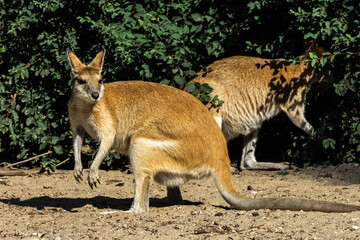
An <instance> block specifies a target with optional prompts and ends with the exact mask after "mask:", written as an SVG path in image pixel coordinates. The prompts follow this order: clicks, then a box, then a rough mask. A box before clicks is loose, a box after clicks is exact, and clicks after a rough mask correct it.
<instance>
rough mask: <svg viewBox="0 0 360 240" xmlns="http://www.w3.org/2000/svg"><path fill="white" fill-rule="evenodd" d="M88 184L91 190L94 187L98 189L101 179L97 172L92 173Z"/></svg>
mask: <svg viewBox="0 0 360 240" xmlns="http://www.w3.org/2000/svg"><path fill="white" fill-rule="evenodd" d="M88 183H89V185H90V187H91V189H93V188H94V187H96V188H97V187H98V186H97V184H100V179H99V176H98V173H97V172H92V171H90V173H89V176H88Z"/></svg>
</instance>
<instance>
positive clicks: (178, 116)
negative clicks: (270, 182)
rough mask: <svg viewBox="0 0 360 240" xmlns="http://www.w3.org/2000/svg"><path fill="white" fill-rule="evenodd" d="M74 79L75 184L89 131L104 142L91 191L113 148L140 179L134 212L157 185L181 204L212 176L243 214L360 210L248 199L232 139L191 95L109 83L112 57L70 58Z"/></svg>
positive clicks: (144, 207) (138, 84) (93, 168)
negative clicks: (184, 191) (107, 64)
mask: <svg viewBox="0 0 360 240" xmlns="http://www.w3.org/2000/svg"><path fill="white" fill-rule="evenodd" d="M67 55H68V58H69V62H70V65H71V69H72V71H73V73H74V80H73V91H72V96H71V98H70V102H69V115H70V122H71V127H72V130H73V139H74V156H75V169H74V174H75V179H76V180H77V181H80V180H82V172H83V167H82V164H81V151H80V148H81V145H82V141H83V138H84V134H85V132H87V133H88V134H89V135H90V136H91V137H93V138H95V139H97V140H98V141H99V142H100V147H99V150H98V153H97V155H96V156H95V159H94V161H93V163H92V164H91V166H90V172H89V176H88V179H87V180H88V183H89V185H90V187H91V188H93V187H94V186H95V187H96V186H97V184H98V183H100V181H99V176H98V168H99V165H100V163H101V162H102V160H103V158H104V156H105V154H106V153H107V152H108V151H109V149H110V148H111V147H112V148H114V149H115V150H117V151H119V152H121V153H123V154H127V155H128V156H129V159H130V164H131V168H132V171H133V174H134V178H135V198H134V201H133V204H132V206H131V208H130V210H129V211H130V212H134V213H141V212H147V211H148V210H149V184H150V181H151V180H155V181H156V182H157V183H159V184H162V185H165V186H167V187H168V193H167V194H168V198H169V199H170V200H172V201H175V202H176V201H181V200H182V197H181V192H180V189H179V186H180V185H182V184H184V183H186V182H187V181H188V180H190V179H200V178H203V177H207V176H212V177H213V179H214V181H215V183H216V186H217V188H218V190H219V192H220V193H221V195H222V197H223V198H224V199H225V201H227V202H228V203H229V204H230V205H231V206H233V207H234V208H238V209H244V210H250V209H290V210H314V211H325V212H347V211H355V210H360V206H355V205H346V204H340V203H333V202H324V201H323V202H320V201H311V200H300V199H278V198H269V199H248V198H244V197H242V196H240V195H239V194H238V193H237V192H236V190H235V188H234V185H233V184H232V180H231V177H232V176H231V173H230V159H229V156H228V152H227V146H226V140H225V138H224V135H223V134H222V132H221V130H220V128H219V127H218V125H217V123H216V121H215V120H214V118H213V117H212V115H211V114H210V113H209V111H208V110H207V109H206V107H205V106H204V105H203V104H202V103H201V102H200V101H198V100H197V99H196V98H195V97H193V96H192V95H190V94H188V93H186V92H184V91H181V90H179V89H176V88H173V87H169V86H165V85H162V84H158V83H150V82H140V81H123V82H112V83H106V84H103V81H102V77H101V70H102V66H103V62H104V55H105V51H104V50H102V51H101V52H100V53H98V55H97V56H96V57H95V58H94V60H93V61H92V62H91V63H90V64H89V65H84V64H82V63H81V61H80V60H79V59H78V58H77V57H76V56H75V55H74V54H73V53H72V52H71V51H68V52H67Z"/></svg>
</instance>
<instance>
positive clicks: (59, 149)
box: [53, 145, 64, 155]
mask: <svg viewBox="0 0 360 240" xmlns="http://www.w3.org/2000/svg"><path fill="white" fill-rule="evenodd" d="M53 149H54V152H55V153H56V154H59V155H61V154H63V153H64V151H63V148H62V146H61V145H55V146H53Z"/></svg>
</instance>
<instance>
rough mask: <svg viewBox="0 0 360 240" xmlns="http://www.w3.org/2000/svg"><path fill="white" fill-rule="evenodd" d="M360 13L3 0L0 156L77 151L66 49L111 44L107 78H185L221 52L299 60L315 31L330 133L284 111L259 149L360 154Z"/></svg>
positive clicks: (321, 160)
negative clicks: (300, 124) (313, 133)
mask: <svg viewBox="0 0 360 240" xmlns="http://www.w3.org/2000/svg"><path fill="white" fill-rule="evenodd" d="M165 2H166V3H165ZM359 16H360V6H359V2H358V1H353V0H351V1H350V0H345V1H337V0H286V1H285V0H284V1H277V0H255V1H253V0H245V1H239V0H221V1H217V0H207V1H206V0H178V1H157V0H143V1H133V0H129V1H114V0H113V1H105V0H100V1H99V0H96V1H95V0H86V1H85V0H79V1H73V0H44V1H37V0H9V1H5V0H0V80H1V81H0V163H4V162H10V163H11V162H16V161H19V160H22V159H26V158H29V157H32V156H34V155H38V154H40V153H43V152H47V151H49V150H51V151H52V154H49V155H46V156H44V157H41V158H38V159H35V160H34V161H32V162H31V163H28V165H29V164H30V165H35V166H41V167H43V168H46V167H51V168H53V169H54V168H55V166H56V164H57V163H59V162H60V161H62V160H64V159H66V158H68V157H69V156H70V155H71V148H72V146H71V145H72V136H71V131H70V127H69V118H68V114H67V101H68V99H69V96H70V91H71V72H70V67H69V65H68V62H67V58H66V51H67V50H68V49H71V50H72V51H74V52H75V53H76V54H77V55H78V56H79V57H80V59H82V60H83V61H84V62H89V61H90V60H91V59H92V58H93V57H94V56H95V54H96V53H97V51H99V50H100V49H101V48H106V49H107V50H108V52H107V55H106V57H105V65H104V72H103V75H104V79H105V81H106V82H111V81H117V80H130V79H139V80H144V81H153V82H161V83H163V84H167V85H172V86H174V87H177V88H180V89H182V88H183V87H184V85H185V84H186V83H187V81H188V80H190V79H192V78H193V77H194V76H195V74H196V71H198V70H200V68H201V67H202V66H205V65H207V64H209V63H211V62H212V61H214V60H216V59H220V58H223V57H227V56H231V55H250V56H260V57H266V58H286V59H289V60H291V59H295V58H296V57H297V56H299V55H300V54H302V53H303V52H304V51H305V50H306V48H305V46H304V41H305V40H309V39H312V40H314V41H315V44H320V45H322V46H324V47H325V48H326V50H327V51H328V53H327V54H326V56H325V58H323V59H322V60H321V63H320V65H319V67H322V66H323V65H324V64H329V65H330V67H331V68H332V69H333V70H334V75H335V81H334V83H332V84H329V85H328V86H326V87H321V88H316V87H315V88H314V89H313V90H311V91H310V92H309V95H308V101H307V102H308V104H307V118H308V119H309V121H310V122H311V123H312V124H313V126H314V127H315V129H316V130H317V131H318V133H319V135H320V136H321V140H320V139H318V140H311V139H310V137H309V136H307V135H306V134H305V133H304V132H302V131H301V130H300V129H298V128H296V127H295V126H294V125H293V124H292V123H291V122H290V121H289V120H288V119H287V118H286V116H285V115H283V114H280V115H279V116H278V117H276V118H275V119H274V120H272V121H270V122H268V123H266V124H265V125H264V127H263V128H262V130H261V132H260V139H259V149H258V150H259V151H258V152H259V153H258V154H259V155H261V157H264V158H265V159H267V158H276V159H271V160H279V161H291V162H295V163H297V164H298V166H300V167H301V166H303V164H305V165H308V164H339V163H353V162H359V152H360V138H359V135H360V120H359V117H360V115H359V102H360V91H359V90H360V89H359V80H358V77H359V74H360V61H359V46H360V31H359V30H360V29H359V28H360V22H359ZM87 142H88V143H89V142H90V141H89V140H87ZM90 144H91V145H94V143H91V142H90ZM231 146H233V148H234V149H235V152H236V151H237V150H236V148H240V146H239V145H238V144H233V143H231ZM238 146H239V147H238ZM94 153H95V151H89V152H88V157H87V158H85V161H89V160H91V158H92V155H93V154H94ZM232 154H233V155H234V153H232ZM235 155H236V154H235ZM119 158H120V156H119V155H118V154H116V153H114V154H110V155H109V156H108V157H107V159H106V161H105V163H106V164H107V165H108V166H110V165H111V163H112V162H113V161H114V160H116V159H119Z"/></svg>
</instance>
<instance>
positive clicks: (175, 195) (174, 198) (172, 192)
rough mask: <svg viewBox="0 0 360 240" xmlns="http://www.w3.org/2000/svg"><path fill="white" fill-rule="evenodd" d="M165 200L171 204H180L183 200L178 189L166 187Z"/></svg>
mask: <svg viewBox="0 0 360 240" xmlns="http://www.w3.org/2000/svg"><path fill="white" fill-rule="evenodd" d="M167 199H168V201H169V202H170V203H172V204H179V203H182V201H183V198H182V196H181V191H180V188H179V187H167Z"/></svg>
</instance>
